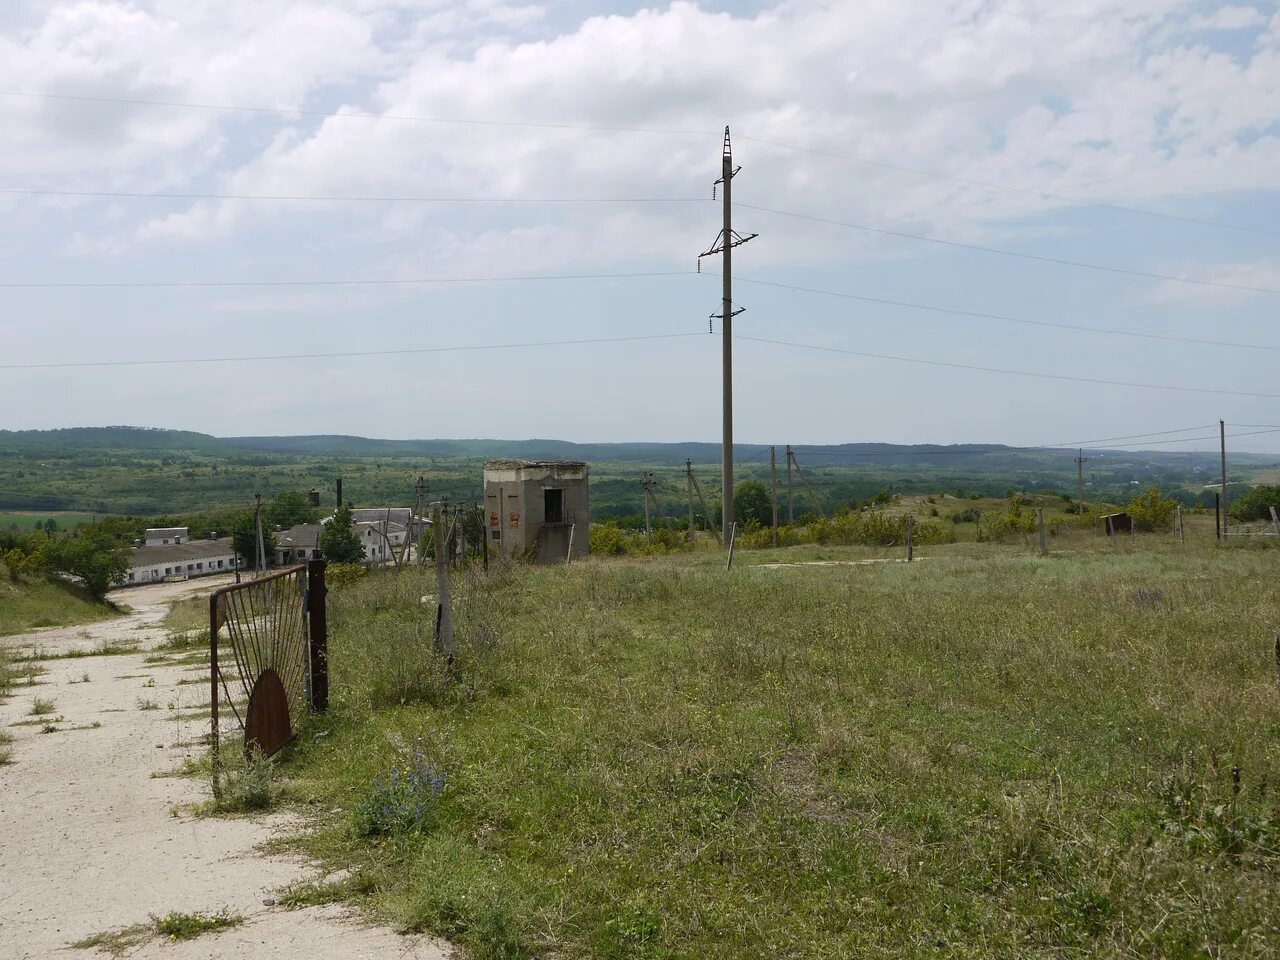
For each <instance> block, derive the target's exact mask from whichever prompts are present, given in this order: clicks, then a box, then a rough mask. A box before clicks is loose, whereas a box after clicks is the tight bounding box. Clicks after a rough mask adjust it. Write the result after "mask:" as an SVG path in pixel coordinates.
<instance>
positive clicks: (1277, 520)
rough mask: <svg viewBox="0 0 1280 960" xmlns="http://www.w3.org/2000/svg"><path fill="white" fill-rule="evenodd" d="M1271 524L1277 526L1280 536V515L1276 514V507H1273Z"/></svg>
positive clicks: (1277, 534)
mask: <svg viewBox="0 0 1280 960" xmlns="http://www.w3.org/2000/svg"><path fill="white" fill-rule="evenodd" d="M1271 525H1272V526H1273V527H1275V528H1276V536H1277V537H1280V516H1277V515H1276V508H1275V507H1272V508H1271Z"/></svg>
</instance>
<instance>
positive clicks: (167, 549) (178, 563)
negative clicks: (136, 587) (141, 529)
mask: <svg viewBox="0 0 1280 960" xmlns="http://www.w3.org/2000/svg"><path fill="white" fill-rule="evenodd" d="M176 531H181V533H180V534H179V533H177V532H176ZM153 533H155V534H157V536H155V537H154V538H153V537H152V534H153ZM243 567H244V563H243V562H242V561H241V560H240V558H239V557H237V556H236V554H235V551H234V550H233V549H232V546H231V539H230V538H229V537H228V538H225V539H222V540H192V539H190V538H189V537H188V536H187V528H186V527H173V528H170V529H156V530H148V531H147V536H146V539H145V541H144V544H143V545H142V546H139V547H134V548H133V555H132V556H131V557H130V558H129V571H128V573H126V574H125V576H124V577H123V578H122V579H121V580H119V581H118V582H117V583H118V585H119V586H128V585H132V584H138V583H156V582H157V581H161V580H186V579H188V578H190V577H207V576H209V575H210V574H215V573H227V572H229V571H232V570H238V569H242V568H243Z"/></svg>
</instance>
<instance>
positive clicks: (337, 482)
mask: <svg viewBox="0 0 1280 960" xmlns="http://www.w3.org/2000/svg"><path fill="white" fill-rule="evenodd" d="M334 482H335V483H336V484H337V488H338V489H337V497H336V499H337V501H338V509H339V510H341V509H342V478H341V477H338V478H337V479H336V480H335V481H334Z"/></svg>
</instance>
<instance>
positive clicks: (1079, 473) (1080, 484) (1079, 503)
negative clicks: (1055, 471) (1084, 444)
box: [1076, 450, 1089, 513]
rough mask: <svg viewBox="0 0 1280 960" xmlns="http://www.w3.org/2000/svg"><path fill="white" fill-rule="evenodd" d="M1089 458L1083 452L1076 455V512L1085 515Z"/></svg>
mask: <svg viewBox="0 0 1280 960" xmlns="http://www.w3.org/2000/svg"><path fill="white" fill-rule="evenodd" d="M1088 460H1089V458H1088V457H1086V456H1085V455H1084V451H1083V450H1081V451H1080V452H1079V453H1078V454H1076V510H1077V512H1079V513H1084V465H1085V464H1086V463H1087V462H1088Z"/></svg>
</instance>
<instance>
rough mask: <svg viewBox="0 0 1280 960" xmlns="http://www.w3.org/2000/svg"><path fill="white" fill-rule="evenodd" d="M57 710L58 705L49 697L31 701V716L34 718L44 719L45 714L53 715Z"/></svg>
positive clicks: (36, 698)
mask: <svg viewBox="0 0 1280 960" xmlns="http://www.w3.org/2000/svg"><path fill="white" fill-rule="evenodd" d="M56 709H57V704H56V703H55V702H54V701H52V700H50V699H49V698H48V697H34V698H33V699H32V701H31V710H30V715H31V716H33V717H42V716H44V715H45V714H48V713H53V711H54V710H56Z"/></svg>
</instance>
